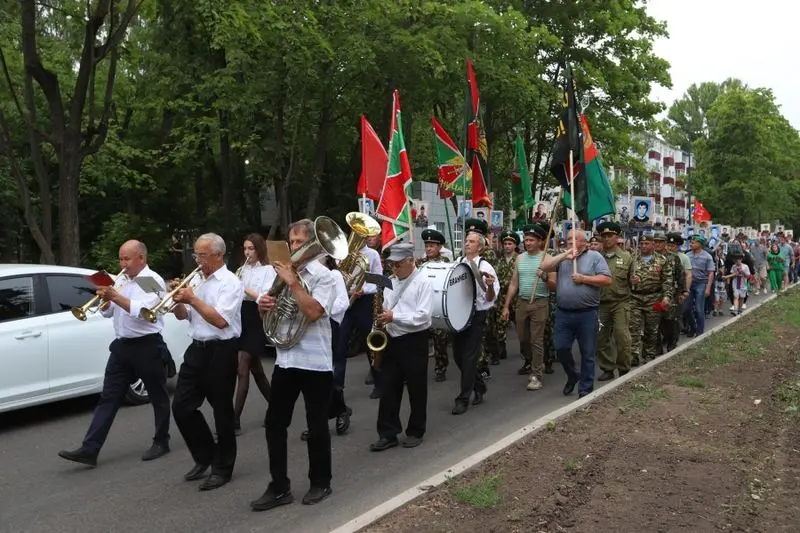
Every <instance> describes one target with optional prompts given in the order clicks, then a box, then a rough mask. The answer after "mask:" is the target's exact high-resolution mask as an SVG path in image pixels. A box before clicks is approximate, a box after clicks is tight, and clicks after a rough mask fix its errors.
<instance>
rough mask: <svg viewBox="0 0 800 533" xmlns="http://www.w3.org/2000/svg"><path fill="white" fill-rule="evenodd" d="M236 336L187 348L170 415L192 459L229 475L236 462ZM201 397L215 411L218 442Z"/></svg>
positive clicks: (217, 471)
mask: <svg viewBox="0 0 800 533" xmlns="http://www.w3.org/2000/svg"><path fill="white" fill-rule="evenodd" d="M238 343H239V340H238V339H230V340H224V341H205V342H203V341H192V344H190V345H189V347H188V348H187V349H186V354H185V355H184V358H183V364H182V365H181V369H180V372H178V384H177V386H176V388H175V397H174V399H173V400H172V415H173V416H174V417H175V423H176V424H177V425H178V429H179V430H180V432H181V435H183V440H185V441H186V446H187V447H188V448H189V452H190V453H191V454H192V458H193V459H194V462H195V463H197V464H200V465H211V473H212V474H217V475H220V476H223V477H230V476H231V474H232V473H233V465H234V463H235V462H236V435H235V434H234V412H233V392H234V389H235V388H236V367H237V365H238V353H237V352H238ZM204 400H208V403H209V404H210V405H211V407H212V408H213V410H214V424H215V426H216V430H217V442H216V443H214V436H213V435H212V434H211V429H210V428H209V427H208V423H206V419H205V417H204V416H203V413H201V412H200V406H201V405H202V404H203V401H204Z"/></svg>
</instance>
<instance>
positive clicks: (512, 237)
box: [500, 231, 519, 246]
mask: <svg viewBox="0 0 800 533" xmlns="http://www.w3.org/2000/svg"><path fill="white" fill-rule="evenodd" d="M506 241H514V244H516V245H517V246H519V235H517V234H516V232H513V231H504V232H503V233H501V234H500V242H506Z"/></svg>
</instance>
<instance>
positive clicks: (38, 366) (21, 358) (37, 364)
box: [0, 276, 49, 411]
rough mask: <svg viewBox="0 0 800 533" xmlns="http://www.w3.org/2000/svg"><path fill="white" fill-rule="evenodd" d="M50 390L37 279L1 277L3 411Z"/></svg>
mask: <svg viewBox="0 0 800 533" xmlns="http://www.w3.org/2000/svg"><path fill="white" fill-rule="evenodd" d="M48 390H49V385H48V336H47V318H46V317H44V316H41V314H39V313H37V312H36V305H35V298H34V278H33V277H32V276H7V277H4V278H0V411H3V410H6V409H10V408H11V407H19V406H21V405H20V404H24V403H25V402H26V401H27V400H29V399H31V398H34V397H36V396H40V395H43V394H47V392H48Z"/></svg>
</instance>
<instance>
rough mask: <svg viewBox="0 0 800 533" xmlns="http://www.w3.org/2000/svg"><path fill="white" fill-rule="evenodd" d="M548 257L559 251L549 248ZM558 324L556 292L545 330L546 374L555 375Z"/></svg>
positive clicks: (552, 298) (551, 302) (551, 301)
mask: <svg viewBox="0 0 800 533" xmlns="http://www.w3.org/2000/svg"><path fill="white" fill-rule="evenodd" d="M545 253H546V254H547V255H553V256H555V255H558V254H560V253H561V251H559V250H554V249H553V248H548V249H547V251H546V252H545ZM555 324H556V291H550V309H549V314H548V315H547V326H546V327H545V328H544V373H545V374H552V373H553V363H554V362H555V361H556V342H555V335H553V328H554V327H555Z"/></svg>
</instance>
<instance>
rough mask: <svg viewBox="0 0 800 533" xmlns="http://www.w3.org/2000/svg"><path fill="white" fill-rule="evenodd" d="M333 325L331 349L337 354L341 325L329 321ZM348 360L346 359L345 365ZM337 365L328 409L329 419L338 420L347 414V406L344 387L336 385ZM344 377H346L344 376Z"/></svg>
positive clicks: (331, 320) (332, 320)
mask: <svg viewBox="0 0 800 533" xmlns="http://www.w3.org/2000/svg"><path fill="white" fill-rule="evenodd" d="M329 320H330V323H331V348H332V350H334V352H333V353H336V352H335V350H336V343H337V342H338V341H339V323H338V322H336V321H335V320H334V319H332V318H331V319H329ZM346 362H347V358H346V357H345V363H346ZM335 369H336V365H335V364H334V373H333V395H332V396H331V404H330V408H329V409H328V418H336V417H337V416H339V415H342V414H344V413H346V412H347V404H346V403H345V401H344V387H338V386H337V385H336V370H335ZM342 377H344V376H342Z"/></svg>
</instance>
